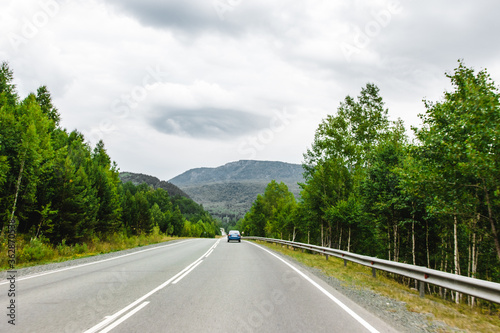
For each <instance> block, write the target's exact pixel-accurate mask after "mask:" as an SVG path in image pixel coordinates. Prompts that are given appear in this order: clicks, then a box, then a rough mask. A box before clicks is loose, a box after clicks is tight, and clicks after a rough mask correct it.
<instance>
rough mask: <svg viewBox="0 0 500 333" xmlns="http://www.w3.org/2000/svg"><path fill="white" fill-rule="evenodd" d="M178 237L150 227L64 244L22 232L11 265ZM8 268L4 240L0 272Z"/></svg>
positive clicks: (50, 261) (70, 258)
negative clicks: (146, 232)
mask: <svg viewBox="0 0 500 333" xmlns="http://www.w3.org/2000/svg"><path fill="white" fill-rule="evenodd" d="M174 239H180V238H179V237H172V236H167V235H164V234H161V233H160V232H159V231H158V230H154V231H153V233H151V234H149V235H138V236H131V237H127V236H126V235H123V234H119V233H115V234H113V235H110V236H108V237H106V238H105V239H99V238H97V237H95V238H94V239H92V240H91V241H89V242H86V243H83V244H75V245H67V244H65V242H63V243H62V244H59V245H57V246H53V245H50V244H48V243H44V242H42V241H41V240H39V239H36V240H26V239H24V237H23V236H22V235H19V236H18V237H17V238H16V265H15V268H16V269H19V268H24V267H30V266H35V265H43V264H49V263H55V262H62V261H67V260H72V259H78V258H83V257H89V256H94V255H98V254H104V253H109V252H115V251H121V250H126V249H131V248H135V247H140V246H146V245H150V244H156V243H161V242H167V241H170V240H174ZM8 269H10V266H9V258H8V242H7V240H6V239H2V240H1V241H0V271H6V270H8Z"/></svg>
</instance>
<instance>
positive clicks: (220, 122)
mask: <svg viewBox="0 0 500 333" xmlns="http://www.w3.org/2000/svg"><path fill="white" fill-rule="evenodd" d="M155 111H156V112H155V115H154V116H151V117H150V118H149V123H150V124H151V126H153V127H154V128H155V129H156V130H158V131H159V132H162V133H166V134H171V135H178V136H184V137H192V138H198V139H215V140H226V139H234V138H237V137H239V136H241V135H245V134H248V133H251V132H254V131H256V130H258V129H260V128H264V127H266V126H269V119H268V118H267V117H264V116H260V115H255V114H252V113H249V112H244V111H234V110H221V109H214V108H200V109H171V108H165V107H158V108H157V110H155Z"/></svg>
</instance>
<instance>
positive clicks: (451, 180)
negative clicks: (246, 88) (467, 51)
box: [236, 60, 500, 296]
mask: <svg viewBox="0 0 500 333" xmlns="http://www.w3.org/2000/svg"><path fill="white" fill-rule="evenodd" d="M446 76H447V78H449V79H450V81H451V84H452V90H451V91H446V92H444V94H443V97H442V100H440V101H436V102H433V101H424V104H425V108H426V111H425V114H422V115H420V118H421V120H422V126H421V128H412V129H411V130H412V133H407V130H406V129H405V126H404V124H403V122H402V121H401V120H398V121H389V118H388V110H387V109H386V108H385V106H384V101H383V99H382V97H381V96H380V91H379V88H378V87H377V86H376V85H374V84H371V83H369V84H366V86H365V87H363V88H362V89H361V92H360V94H359V96H358V97H356V98H353V97H351V96H347V97H345V100H343V101H342V102H341V103H340V105H339V106H338V109H337V112H336V113H335V114H333V115H329V116H327V117H326V119H324V120H323V121H322V122H321V123H320V124H319V126H318V128H317V130H316V133H315V137H314V142H313V143H312V144H311V146H310V148H309V149H307V151H306V152H305V153H304V159H303V167H304V170H305V173H304V179H305V181H304V183H303V184H301V188H302V191H301V198H300V200H296V199H295V198H294V196H293V194H291V193H290V191H288V188H287V187H286V185H285V184H283V183H280V184H278V183H277V182H275V181H273V182H271V183H269V184H268V186H267V188H266V191H265V193H264V194H263V195H259V196H258V197H257V199H256V200H255V202H254V203H253V205H252V207H251V210H250V211H249V212H248V213H247V214H246V215H245V217H244V219H242V220H240V221H239V222H238V225H237V226H236V227H237V228H239V229H241V230H242V231H244V233H245V235H254V236H267V237H272V238H281V239H288V240H294V241H299V242H304V243H312V244H317V245H322V246H328V247H333V248H337V249H341V250H346V251H351V252H354V253H359V254H364V255H369V256H375V257H378V258H384V259H388V260H393V261H399V262H404V263H409V264H414V265H421V266H426V267H429V268H433V269H438V270H442V271H447V272H452V273H456V274H461V275H466V276H470V277H476V278H481V279H485V280H490V281H495V282H500V243H499V232H498V228H499V224H498V221H499V214H500V142H499V138H500V95H499V92H498V88H497V87H496V86H495V83H494V82H493V80H492V79H491V77H490V75H489V74H488V73H487V71H486V70H481V71H478V72H476V71H475V70H474V69H472V68H468V67H467V66H465V64H464V63H463V61H461V60H460V61H459V62H458V67H457V68H455V69H454V71H453V72H452V73H447V74H446ZM451 296H453V295H451Z"/></svg>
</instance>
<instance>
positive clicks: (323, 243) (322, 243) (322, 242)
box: [321, 223, 325, 247]
mask: <svg viewBox="0 0 500 333" xmlns="http://www.w3.org/2000/svg"><path fill="white" fill-rule="evenodd" d="M324 246H325V239H324V238H323V223H321V247H324Z"/></svg>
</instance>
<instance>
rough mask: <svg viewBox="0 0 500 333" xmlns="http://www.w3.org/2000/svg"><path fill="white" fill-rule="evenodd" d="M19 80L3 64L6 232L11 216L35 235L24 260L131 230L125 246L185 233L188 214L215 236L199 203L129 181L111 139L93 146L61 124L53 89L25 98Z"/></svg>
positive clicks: (79, 249) (0, 212)
mask: <svg viewBox="0 0 500 333" xmlns="http://www.w3.org/2000/svg"><path fill="white" fill-rule="evenodd" d="M12 81H13V73H12V71H11V70H10V69H9V67H8V65H7V64H6V63H3V64H2V66H1V68H0V125H1V126H0V229H5V228H4V227H5V224H6V222H8V221H10V220H11V218H15V219H16V220H17V221H19V226H18V232H19V234H20V235H23V236H24V237H26V238H27V239H31V243H30V245H29V246H26V249H25V251H24V252H23V253H22V256H23V260H27V261H36V260H39V259H40V258H43V257H47V255H48V252H47V251H49V250H48V249H49V248H50V246H49V247H47V246H48V245H47V244H52V245H54V246H58V248H59V247H61V248H60V249H59V250H60V251H68V250H67V249H66V247H68V246H69V247H71V248H72V250H71V253H73V254H75V255H78V254H81V253H84V252H87V248H86V247H87V245H86V244H88V243H89V242H96V240H98V239H100V238H103V239H106V238H107V237H110V235H119V234H120V235H124V236H121V237H124V238H123V239H120V240H118V242H123V243H124V244H129V243H130V242H132V241H130V239H131V238H130V236H132V235H137V236H138V237H137V239H143V238H144V235H148V234H153V236H155V235H156V236H160V233H161V234H169V235H180V234H181V233H182V230H183V227H184V224H185V222H186V221H187V219H189V220H191V221H194V222H195V226H196V228H197V229H196V232H194V233H192V235H193V236H195V237H200V236H201V237H214V236H215V234H216V233H215V231H218V226H217V223H216V221H215V220H213V218H212V217H211V216H210V215H209V214H208V213H207V212H206V211H205V210H204V209H203V207H201V206H200V205H197V204H196V203H194V202H193V201H192V200H190V199H187V198H180V197H171V196H170V195H169V193H168V192H167V191H165V190H163V189H161V188H159V189H153V188H152V187H150V186H149V185H147V184H140V185H137V186H135V185H133V184H131V183H125V184H122V182H121V181H120V178H119V170H118V167H117V166H116V164H115V163H114V162H112V160H111V158H110V156H109V155H108V153H107V151H106V148H105V145H104V142H103V141H99V142H98V143H97V144H96V145H95V147H91V146H90V145H89V144H88V143H87V142H86V141H85V138H84V136H83V135H82V134H81V133H79V132H78V131H76V130H75V131H73V132H68V131H66V130H65V129H62V128H60V127H59V123H60V114H59V112H58V110H57V109H56V108H55V107H54V105H53V103H52V97H51V95H50V93H49V91H48V89H47V87H45V86H42V87H40V88H39V89H38V90H37V93H36V95H35V94H29V95H28V96H27V97H26V98H25V99H23V100H20V99H19V97H18V96H17V93H16V91H15V86H14V85H13V83H12ZM3 233H5V231H3ZM190 235H191V234H190ZM0 236H2V234H0ZM141 237H142V238H141ZM144 239H145V238H144ZM42 240H43V242H42ZM134 242H135V241H134ZM61 244H63V245H61ZM129 245H131V243H130V244H129ZM64 249H66V250H64Z"/></svg>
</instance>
